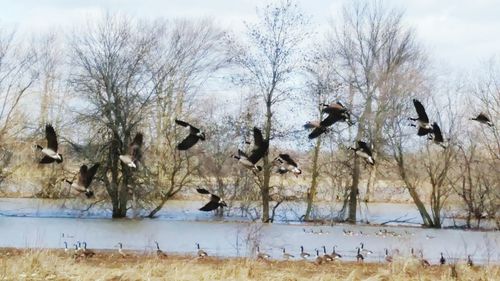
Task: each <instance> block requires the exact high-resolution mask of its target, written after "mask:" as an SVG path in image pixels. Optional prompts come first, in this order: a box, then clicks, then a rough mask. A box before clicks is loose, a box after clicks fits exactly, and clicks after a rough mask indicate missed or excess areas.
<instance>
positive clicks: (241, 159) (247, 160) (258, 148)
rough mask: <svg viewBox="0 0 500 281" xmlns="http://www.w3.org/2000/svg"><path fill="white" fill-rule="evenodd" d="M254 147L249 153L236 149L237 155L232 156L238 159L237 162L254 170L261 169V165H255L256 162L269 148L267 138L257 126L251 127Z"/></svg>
mask: <svg viewBox="0 0 500 281" xmlns="http://www.w3.org/2000/svg"><path fill="white" fill-rule="evenodd" d="M253 138H254V145H253V146H254V147H253V148H252V151H251V152H250V154H249V155H247V154H246V153H244V152H243V151H241V150H239V149H238V155H233V158H236V159H238V163H240V164H241V165H243V166H244V167H246V168H248V169H252V170H253V171H255V172H259V171H261V170H262V167H261V166H257V162H259V160H260V159H261V158H262V157H264V156H265V155H266V153H267V151H268V149H269V140H268V139H266V140H265V139H264V137H263V136H262V132H261V131H260V129H259V128H257V127H254V128H253Z"/></svg>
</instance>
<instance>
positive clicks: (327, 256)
mask: <svg viewBox="0 0 500 281" xmlns="http://www.w3.org/2000/svg"><path fill="white" fill-rule="evenodd" d="M323 260H325V261H333V257H332V256H330V255H329V254H327V253H326V247H325V246H323Z"/></svg>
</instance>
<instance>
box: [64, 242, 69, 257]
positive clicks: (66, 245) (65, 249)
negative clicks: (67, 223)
mask: <svg viewBox="0 0 500 281" xmlns="http://www.w3.org/2000/svg"><path fill="white" fill-rule="evenodd" d="M68 252H69V249H68V242H66V241H64V253H66V254H67V253H68Z"/></svg>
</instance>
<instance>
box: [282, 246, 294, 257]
mask: <svg viewBox="0 0 500 281" xmlns="http://www.w3.org/2000/svg"><path fill="white" fill-rule="evenodd" d="M293 258H295V256H294V255H292V254H289V253H287V252H286V251H285V248H284V247H283V259H285V260H289V259H293Z"/></svg>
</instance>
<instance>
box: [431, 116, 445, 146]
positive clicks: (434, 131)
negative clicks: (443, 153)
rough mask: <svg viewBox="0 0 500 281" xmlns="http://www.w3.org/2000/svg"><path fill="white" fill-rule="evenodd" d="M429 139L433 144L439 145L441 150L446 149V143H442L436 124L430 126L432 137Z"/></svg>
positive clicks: (441, 136) (442, 139) (441, 135)
mask: <svg viewBox="0 0 500 281" xmlns="http://www.w3.org/2000/svg"><path fill="white" fill-rule="evenodd" d="M430 139H432V141H434V143H435V144H437V145H440V146H441V147H442V148H446V147H447V145H446V143H445V142H444V138H443V134H442V133H441V129H440V128H439V126H438V124H437V123H436V122H434V123H433V124H432V137H431V138H430Z"/></svg>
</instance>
